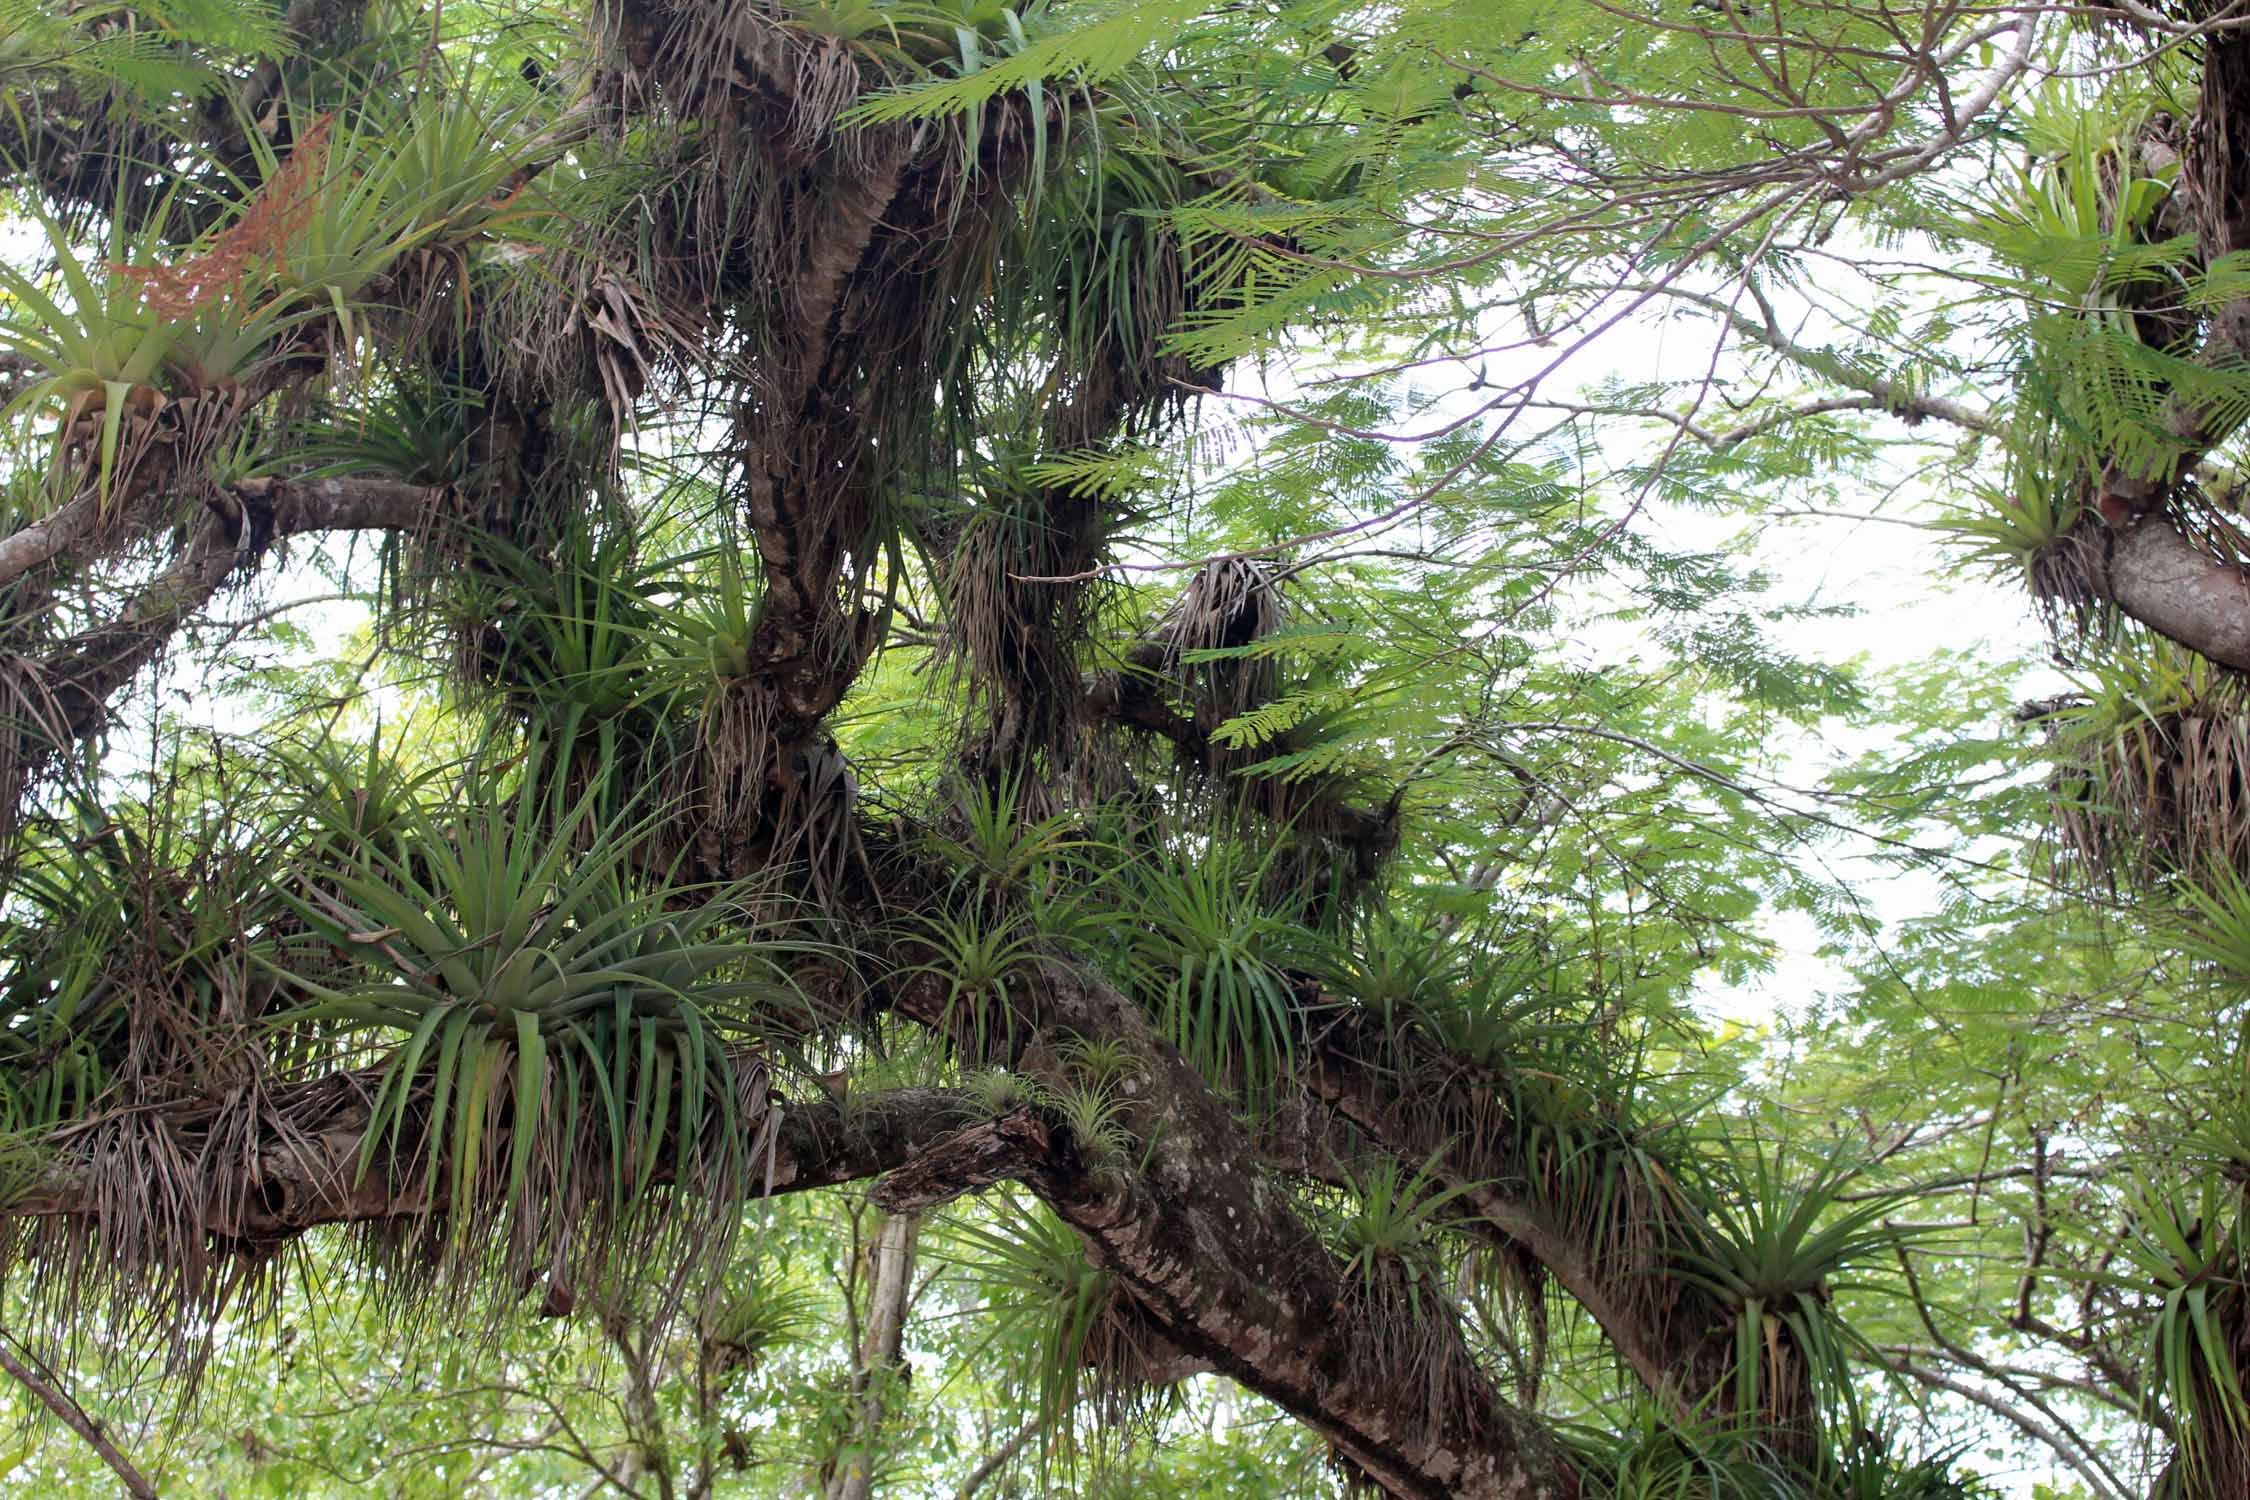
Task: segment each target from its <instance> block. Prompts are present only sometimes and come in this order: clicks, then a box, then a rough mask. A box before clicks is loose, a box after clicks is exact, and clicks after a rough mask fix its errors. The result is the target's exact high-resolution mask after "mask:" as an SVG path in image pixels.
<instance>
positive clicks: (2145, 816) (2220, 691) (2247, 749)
mask: <svg viewBox="0 0 2250 1500" xmlns="http://www.w3.org/2000/svg"><path fill="white" fill-rule="evenodd" d="M2091 680H2092V685H2093V686H2094V687H2095V689H2096V691H2095V692H2094V693H2093V694H2091V695H2086V696H2073V697H2071V698H2068V699H2064V700H2061V701H2060V702H2057V703H2050V704H2042V705H2037V706H2035V708H2034V709H2033V710H2032V711H2031V712H2032V715H2033V716H2034V717H2036V718H2037V719H2038V720H2039V722H2041V724H2042V725H2043V727H2044V729H2045V731H2046V736H2047V748H2048V754H2049V755H2050V756H2051V757H2052V759H2053V762H2054V767H2055V768H2054V771H2053V772H2052V774H2051V776H2050V778H2049V783H2048V784H2049V788H2050V791H2051V793H2052V797H2053V801H2052V806H2053V809H2054V818H2055V827H2056V832H2057V834H2058V836H2059V838H2060V841H2061V846H2062V849H2063V851H2064V853H2065V854H2066V856H2067V857H2068V859H2069V860H2070V862H2071V863H2073V864H2074V865H2075V866H2076V867H2077V868H2078V870H2079V871H2080V872H2081V873H2082V875H2083V876H2084V877H2085V878H2086V879H2088V880H2090V881H2093V882H2095V883H2097V884H2100V885H2102V886H2104V887H2107V888H2111V889H2115V888H2118V887H2121V886H2122V887H2146V886H2148V885H2150V884H2152V883H2155V882H2158V881H2160V880H2162V879H2163V878H2165V877H2167V876H2169V875H2172V874H2185V875H2187V876H2188V877H2189V878H2191V879H2194V880H2197V881H2199V882H2200V881H2205V880H2208V879H2211V878H2213V877H2216V876H2219V875H2222V874H2225V873H2232V874H2236V875H2240V874H2242V873H2244V872H2245V871H2250V695H2246V693H2245V690H2244V687H2243V683H2242V679H2241V678H2239V677H2237V676H2236V675H2234V674H2232V673H2229V672H2227V671H2225V670H2224V669H2220V668H2214V667H2212V666H2211V665H2210V663H2209V662H2207V661H2204V660H2202V659H2201V658H2194V657H2191V656H2190V655H2189V654H2188V653H2186V652H2184V651H2177V650H2174V649H2171V648H2169V647H2165V646H2162V645H2156V646H2153V647H2152V649H2151V650H2150V652H2149V654H2148V655H2147V657H2146V659H2145V660H2140V661H2133V662H2118V663H2114V664H2111V665H2108V666H2106V667H2104V668H2103V669H2101V670H2100V671H2098V672H2097V673H2095V674H2094V676H2093V678H2092V679H2091Z"/></svg>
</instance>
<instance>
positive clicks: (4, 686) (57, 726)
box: [0, 652, 76, 870]
mask: <svg viewBox="0 0 2250 1500" xmlns="http://www.w3.org/2000/svg"><path fill="white" fill-rule="evenodd" d="M75 740H76V736H74V735H73V734H72V733H71V728H70V716H69V715H68V714H67V713H66V712H65V711H64V709H63V706H62V704H61V702H60V701H59V700H58V699H57V698H56V696H55V690H54V685H53V684H52V683H51V682H50V681H49V680H48V674H47V670H46V668H45V667H44V666H43V665H42V664H41V663H40V662H39V661H38V660H36V659H35V658H32V657H29V656H21V655H17V654H14V653H12V652H0V870H5V869H7V868H8V867H9V865H10V864H11V859H10V858H9V857H8V856H9V855H10V853H11V851H12V849H13V839H14V835H15V833H16V831H17V826H18V825H17V819H18V817H19V815H20V814H21V811H22V803H23V801H24V800H25V799H26V798H28V797H30V796H31V795H32V793H33V792H35V791H36V790H37V786H36V782H37V780H38V778H37V776H36V775H35V774H34V773H35V772H36V770H37V768H39V767H41V766H44V765H46V764H47V763H48V762H49V761H50V759H51V758H52V757H54V756H55V755H56V754H58V753H59V752H60V751H61V750H62V749H63V747H65V746H67V745H70V744H72V743H74V742H75Z"/></svg>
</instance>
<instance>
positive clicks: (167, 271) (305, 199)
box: [109, 115, 334, 319]
mask: <svg viewBox="0 0 2250 1500" xmlns="http://www.w3.org/2000/svg"><path fill="white" fill-rule="evenodd" d="M333 123H334V116H333V115H322V116H320V117H319V118H318V119H316V120H314V121H313V122H312V123H311V125H310V126H309V127H307V129H306V130H305V132H304V134H303V135H301V136H299V137H298V138H297V141H296V144H295V145H294V146H292V147H291V148H290V152H289V158H288V160H287V161H285V162H283V163H282V165H281V167H280V169H279V170H278V171H276V172H275V173H274V174H273V175H272V176H271V177H269V178H268V179H267V180H266V181H265V183H264V185H262V186H261V187H260V188H259V189H258V191H257V193H256V194H255V195H253V196H252V198H251V199H250V202H249V204H248V205H247V206H246V207H245V208H244V209H243V211H242V213H241V215H240V216H239V217H237V218H236V219H235V221H234V223H233V224H231V225H229V226H228V227H227V228H226V230H225V231H224V232H222V233H221V234H220V235H219V236H218V237H217V238H216V239H215V240H213V241H212V242H211V246H210V248H209V249H207V250H205V251H203V252H202V253H201V254H199V255H196V256H194V257H193V258H191V259H188V260H184V261H180V262H178V263H176V264H174V265H168V266H131V265H112V266H111V267H110V268H109V269H110V273H111V274H112V275H114V276H116V277H117V278H118V279H119V280H121V281H127V282H131V283H133V284H134V285H136V286H138V287H139V288H140V289H141V297H142V300H144V301H145V302H147V304H148V306H149V310H150V311H151V312H154V313H156V314H157V315H158V316H160V317H164V318H172V319H182V318H187V317H189V316H191V315H193V314H194V313H195V312H196V311H197V310H199V309H201V308H204V307H207V306H209V305H210V304H212V303H213V302H216V301H217V300H219V299H220V298H221V297H236V296H239V295H240V294H241V292H242V275H243V272H244V270H246V269H247V268H248V267H249V266H250V265H251V264H252V263H253V262H256V261H266V262H270V263H272V265H273V266H274V268H275V269H276V270H278V271H280V272H281V273H282V274H284V275H286V274H287V272H288V258H287V251H288V247H289V245H290V244H291V243H292V242H294V241H295V240H297V239H298V238H299V237H301V236H302V235H303V234H304V232H305V229H306V227H307V226H308V225H309V224H311V222H312V219H313V215H314V214H315V213H316V212H317V211H318V209H319V206H320V202H319V200H320V191H321V186H322V180H323V178H324V176H325V175H326V173H327V170H328V135H329V128H330V126H331V125H332V124H333Z"/></svg>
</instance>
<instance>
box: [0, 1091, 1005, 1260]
mask: <svg viewBox="0 0 2250 1500" xmlns="http://www.w3.org/2000/svg"><path fill="white" fill-rule="evenodd" d="M333 1092H334V1093H335V1095H336V1103H335V1106H334V1108H333V1109H332V1111H331V1112H330V1113H329V1114H328V1115H327V1117H326V1118H322V1119H315V1120H312V1121H310V1122H308V1123H307V1125H306V1126H305V1128H304V1129H303V1131H302V1132H301V1133H299V1134H298V1135H297V1136H296V1137H295V1138H293V1139H291V1140H289V1141H286V1142H281V1141H276V1142H273V1143H271V1144H269V1145H267V1146H265V1147H264V1148H262V1149H261V1150H260V1151H259V1152H258V1155H257V1165H256V1169H255V1171H254V1172H253V1173H252V1174H251V1178H250V1191H249V1192H248V1193H246V1194H245V1195H244V1198H243V1203H242V1205H241V1206H239V1207H238V1206H237V1205H235V1204H232V1203H228V1204H217V1203H214V1204H211V1205H208V1206H207V1209H206V1213H205V1218H204V1222H206V1223H208V1224H209V1225H210V1226H211V1227H212V1229H213V1231H214V1232H215V1233H220V1234H224V1235H227V1236H229V1237H232V1238H237V1239H242V1240H247V1241H258V1242H273V1241H278V1240H282V1239H286V1238H288V1237H289V1236H291V1235H296V1234H301V1233H303V1232H304V1231H306V1230H308V1229H313V1228H316V1227H318V1226H320V1225H323V1224H340V1223H353V1222H364V1221H367V1220H372V1219H389V1218H400V1217H406V1216H411V1215H417V1214H422V1213H426V1212H429V1211H430V1208H431V1205H430V1203H429V1200H427V1199H426V1198H425V1197H424V1196H423V1194H422V1184H421V1181H420V1179H419V1178H415V1179H413V1180H409V1181H399V1182H393V1181H391V1180H389V1179H388V1178H386V1177H384V1176H383V1175H382V1174H381V1173H377V1172H370V1173H368V1174H367V1175H366V1176H365V1177H364V1178H362V1177H361V1175H360V1172H359V1156H360V1148H361V1143H362V1141H363V1140H364V1138H365V1133H366V1128H367V1118H368V1112H367V1102H366V1101H367V1099H368V1098H369V1097H370V1096H371V1094H372V1092H373V1091H372V1089H361V1088H351V1089H337V1090H333ZM973 1107H974V1106H973V1105H971V1104H970V1102H969V1101H968V1100H967V1099H965V1098H964V1097H963V1096H962V1095H960V1094H957V1093H955V1092H953V1091H952V1090H948V1089H934V1088H913V1089H897V1090H892V1091H889V1092H886V1093H880V1094H875V1095H872V1096H869V1097H866V1098H859V1099H854V1100H852V1101H851V1102H850V1105H849V1107H848V1108H847V1107H846V1106H845V1105H844V1104H841V1103H838V1102H836V1101H833V1100H825V1099H823V1100H814V1101H810V1102H804V1103H791V1104H786V1105H781V1106H777V1108H778V1109H779V1111H780V1121H779V1131H778V1135H777V1141H776V1146H775V1150H774V1155H773V1158H772V1162H771V1174H770V1177H769V1178H763V1179H761V1180H760V1181H759V1182H758V1183H756V1184H754V1191H756V1192H758V1193H760V1194H764V1193H767V1192H771V1193H772V1194H775V1195H779V1194H782V1193H799V1192H806V1191H809V1190H811V1189H814V1188H822V1187H833V1186H835V1185H837V1184H839V1183H844V1182H854V1181H859V1180H861V1179H864V1178H869V1177H875V1176H879V1175H881V1174H882V1173H884V1172H888V1171H892V1170H894V1169H896V1168H899V1167H902V1166H905V1165H907V1164H908V1163H910V1162H912V1161H913V1160H914V1159H915V1158H916V1157H917V1156H918V1155H920V1154H921V1153H922V1152H923V1151H926V1150H928V1149H930V1148H931V1147H933V1146H937V1145H939V1144H941V1143H942V1142H944V1141H945V1140H946V1139H948V1138H949V1137H951V1136H952V1135H954V1134H955V1133H957V1132H958V1131H960V1129H961V1124H962V1121H963V1119H964V1118H966V1117H967V1116H968V1114H969V1112H970V1111H971V1110H972V1109H973ZM761 1165H763V1164H761ZM92 1212H94V1197H93V1193H92V1188H91V1185H90V1184H88V1183H86V1182H85V1181H83V1180H82V1179H81V1177H80V1176H79V1175H78V1171H77V1169H76V1168H75V1167H74V1166H73V1165H72V1164H71V1163H69V1162H68V1161H67V1160H65V1161H64V1162H63V1163H61V1164H59V1165H58V1166H56V1167H55V1168H53V1169H51V1170H50V1172H49V1173H48V1175H47V1177H46V1179H45V1180H44V1181H43V1182H41V1183H40V1185H39V1186H38V1187H36V1188H35V1189H33V1190H32V1191H31V1192H30V1193H29V1194H27V1195H26V1196H25V1197H23V1198H21V1199H19V1200H17V1201H15V1202H12V1203H10V1204H8V1205H7V1207H6V1209H5V1214H6V1215H8V1216H13V1217H26V1218H29V1217H56V1216H65V1215H74V1214H90V1213H92Z"/></svg>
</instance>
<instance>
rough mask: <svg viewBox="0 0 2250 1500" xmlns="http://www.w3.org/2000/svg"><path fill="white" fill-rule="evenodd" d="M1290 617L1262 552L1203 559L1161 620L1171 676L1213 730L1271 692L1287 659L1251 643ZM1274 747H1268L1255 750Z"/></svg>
mask: <svg viewBox="0 0 2250 1500" xmlns="http://www.w3.org/2000/svg"><path fill="white" fill-rule="evenodd" d="M1288 619H1289V607H1288V601H1287V600H1286V599H1285V598H1284V597H1283V595H1282V592H1281V587H1280V585H1279V584H1277V583H1275V582H1274V580H1273V576H1272V575H1271V574H1270V573H1269V572H1268V571H1267V570H1266V568H1265V567H1264V566H1263V565H1261V564H1260V563H1258V562H1256V561H1255V560H1253V559H1250V558H1241V557H1237V558H1222V559H1220V560H1218V561H1216V562H1210V563H1206V564H1204V566H1203V567H1202V569H1201V570H1200V571H1198V572H1197V573H1196V575H1195V577H1194V579H1193V580H1191V581H1190V582H1189V584H1188V586H1187V588H1186V589H1185V590H1184V591H1182V593H1181V594H1180V597H1179V598H1178V599H1177V600H1175V601H1173V604H1172V607H1171V608H1170V609H1169V610H1167V611H1166V612H1165V614H1164V617H1163V619H1161V620H1159V621H1158V622H1157V627H1156V639H1157V640H1158V641H1160V642H1161V643H1162V644H1163V647H1164V655H1163V672H1164V676H1165V679H1166V681H1167V683H1168V684H1169V685H1171V686H1172V687H1174V688H1175V690H1177V691H1178V692H1179V694H1180V695H1181V697H1182V698H1184V699H1185V701H1186V702H1187V704H1188V706H1189V708H1190V710H1191V711H1192V712H1193V714H1194V716H1195V719H1196V722H1197V723H1198V724H1199V725H1200V726H1202V728H1203V729H1204V731H1205V732H1206V733H1208V732H1209V731H1211V730H1214V729H1217V728H1218V727H1219V726H1220V725H1221V724H1223V723H1225V722H1226V721H1227V720H1229V719H1232V718H1235V717H1237V716H1239V715H1241V714H1244V713H1247V712H1249V711H1250V710H1251V709H1253V708H1256V707H1258V706H1259V705H1260V704H1263V703H1267V702H1270V701H1271V700H1272V698H1273V696H1274V694H1275V692H1276V690H1277V689H1278V688H1279V687H1280V666H1279V664H1278V662H1277V661H1276V659H1275V658H1274V657H1273V656H1272V655H1271V654H1270V653H1267V652H1262V651H1254V650H1252V649H1250V648H1252V647H1255V646H1256V645H1257V644H1258V643H1259V642H1260V641H1263V640H1265V639H1267V638H1268V637H1269V636H1272V635H1274V634H1275V633H1276V632H1278V631H1279V630H1280V629H1281V628H1282V627H1283V626H1284V625H1285V624H1287V623H1288ZM1270 753H1271V752H1270V751H1265V750H1261V751H1260V752H1259V754H1258V755H1257V756H1256V757H1254V758H1257V759H1263V758H1264V757H1265V756H1266V755H1268V754H1270Z"/></svg>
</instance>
